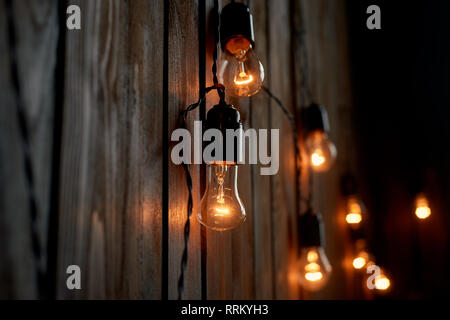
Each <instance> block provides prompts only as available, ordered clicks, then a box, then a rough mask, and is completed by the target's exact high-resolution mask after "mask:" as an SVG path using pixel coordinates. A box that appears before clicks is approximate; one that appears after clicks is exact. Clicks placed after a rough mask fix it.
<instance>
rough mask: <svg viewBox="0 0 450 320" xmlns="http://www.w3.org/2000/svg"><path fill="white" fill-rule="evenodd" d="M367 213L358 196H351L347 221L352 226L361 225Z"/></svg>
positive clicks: (348, 200)
mask: <svg viewBox="0 0 450 320" xmlns="http://www.w3.org/2000/svg"><path fill="white" fill-rule="evenodd" d="M364 215H365V207H364V205H363V203H362V202H361V201H360V200H359V199H358V198H357V197H356V196H349V197H348V198H347V203H346V215H345V221H346V222H347V223H348V224H350V225H352V226H359V224H360V223H361V221H362V220H363V216H364Z"/></svg>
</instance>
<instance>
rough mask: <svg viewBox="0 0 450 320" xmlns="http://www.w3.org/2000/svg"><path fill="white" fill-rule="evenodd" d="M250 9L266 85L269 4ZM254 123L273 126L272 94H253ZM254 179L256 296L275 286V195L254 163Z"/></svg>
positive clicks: (268, 292)
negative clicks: (273, 204) (273, 203)
mask: <svg viewBox="0 0 450 320" xmlns="http://www.w3.org/2000/svg"><path fill="white" fill-rule="evenodd" d="M250 9H251V10H252V14H253V20H254V21H253V23H254V30H255V42H256V47H255V50H256V54H257V56H258V57H259V59H260V60H261V62H262V64H263V65H264V68H265V70H266V80H265V83H264V85H266V86H267V85H268V84H269V83H270V78H269V79H268V77H270V74H267V71H268V68H269V65H268V60H267V48H268V43H269V42H268V39H267V37H266V31H267V28H268V26H267V19H266V18H267V14H268V13H267V7H266V2H265V1H251V2H250ZM251 107H252V110H251V111H252V114H251V115H250V116H251V123H252V127H253V128H254V129H256V130H259V129H270V120H269V119H270V114H271V113H270V109H269V108H270V98H268V97H267V95H266V94H265V93H264V92H260V93H258V94H257V95H255V96H253V97H252V98H251ZM252 179H253V195H252V207H253V225H254V244H253V245H254V248H253V250H254V288H255V289H254V293H255V296H254V297H255V299H272V298H274V295H273V293H274V286H273V261H274V260H273V252H272V248H273V246H272V241H273V235H272V227H271V224H272V217H271V214H272V211H271V208H272V198H271V192H272V189H271V182H270V180H271V177H270V176H262V175H261V174H260V166H254V168H253V172H252Z"/></svg>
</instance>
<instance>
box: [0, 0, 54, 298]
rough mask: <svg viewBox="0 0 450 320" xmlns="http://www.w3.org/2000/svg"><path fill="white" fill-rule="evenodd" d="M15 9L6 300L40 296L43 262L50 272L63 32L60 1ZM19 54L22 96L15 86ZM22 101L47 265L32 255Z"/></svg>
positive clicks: (9, 56) (1, 56) (8, 87)
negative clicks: (56, 78)
mask: <svg viewBox="0 0 450 320" xmlns="http://www.w3.org/2000/svg"><path fill="white" fill-rule="evenodd" d="M11 10H12V11H11V17H12V19H13V23H12V25H11V26H8V21H7V15H6V14H7V12H6V1H3V0H2V1H0V66H1V67H0V69H1V70H2V72H1V74H0V105H1V108H0V122H1V126H0V128H1V130H2V134H0V181H1V189H2V192H1V195H0V212H1V214H0V250H1V252H2V258H1V259H0V282H1V283H2V285H1V286H0V298H16V299H33V298H37V297H38V287H37V279H36V268H37V266H38V264H39V265H40V266H41V268H42V269H43V270H45V269H46V265H45V264H46V254H47V253H46V243H47V228H48V215H49V208H50V185H51V168H52V161H51V160H52V148H53V144H52V141H53V115H54V108H55V106H54V90H53V85H54V70H55V66H56V49H57V43H58V30H59V28H58V14H57V1H52V0H48V1H40V2H39V3H36V2H33V1H24V0H20V1H12V2H11ZM10 27H11V28H12V29H13V30H12V29H10ZM8 33H9V35H8ZM11 34H14V35H15V36H14V37H15V41H16V43H15V48H13V47H11V46H9V43H8V39H9V36H10V35H11ZM13 55H15V61H16V63H17V68H18V70H17V71H18V86H19V89H18V90H19V91H20V92H16V89H15V88H14V86H13V79H12V74H11V63H12V61H13V58H14V57H13ZM17 94H19V96H17ZM19 99H20V102H19ZM18 103H21V105H22V107H23V109H24V111H25V121H26V126H27V130H28V134H29V143H30V149H31V150H30V154H31V156H32V169H33V176H34V180H35V181H34V182H35V188H34V193H35V195H36V198H37V218H36V221H35V227H36V229H37V230H38V233H39V239H38V240H39V242H40V243H39V246H40V248H41V254H42V257H41V259H42V260H41V261H35V260H34V257H33V253H32V243H31V241H32V240H31V223H32V222H31V217H30V212H29V206H28V193H27V187H26V180H25V167H24V152H23V148H22V139H21V134H20V130H19V122H18V117H17V111H16V110H17V106H18Z"/></svg>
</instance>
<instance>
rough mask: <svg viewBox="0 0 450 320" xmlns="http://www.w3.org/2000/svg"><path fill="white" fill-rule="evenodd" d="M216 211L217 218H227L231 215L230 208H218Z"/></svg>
mask: <svg viewBox="0 0 450 320" xmlns="http://www.w3.org/2000/svg"><path fill="white" fill-rule="evenodd" d="M215 210H216V216H219V217H223V216H226V215H228V214H229V213H230V210H229V209H228V208H219V207H217V208H215Z"/></svg>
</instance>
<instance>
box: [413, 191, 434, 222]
mask: <svg viewBox="0 0 450 320" xmlns="http://www.w3.org/2000/svg"><path fill="white" fill-rule="evenodd" d="M415 203H416V209H415V214H416V216H417V218H419V219H426V218H428V217H429V216H430V215H431V209H430V205H429V203H428V199H427V198H426V197H425V195H424V194H422V193H420V194H418V195H417V197H416V201H415Z"/></svg>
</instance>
